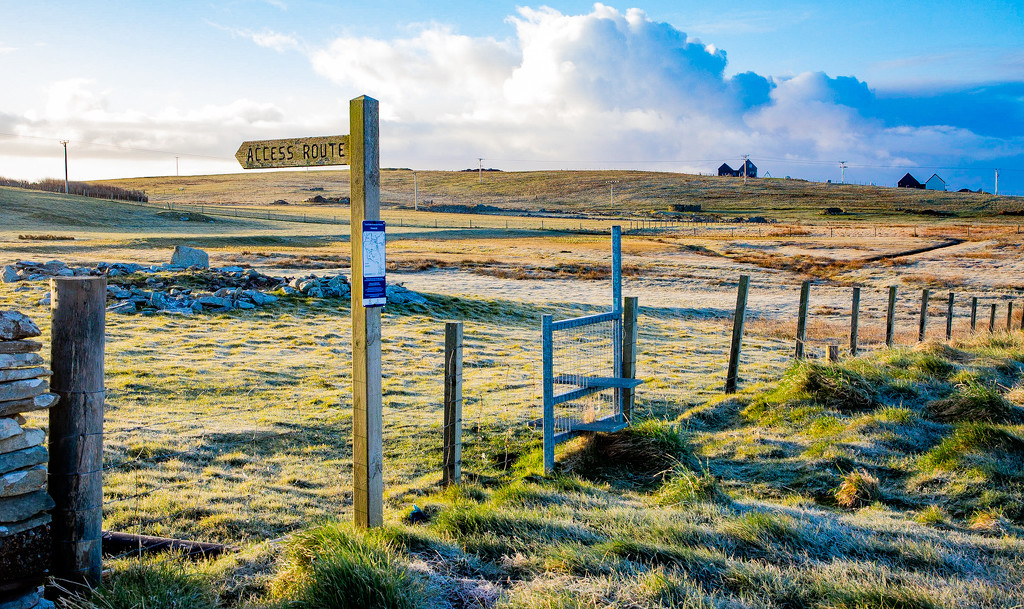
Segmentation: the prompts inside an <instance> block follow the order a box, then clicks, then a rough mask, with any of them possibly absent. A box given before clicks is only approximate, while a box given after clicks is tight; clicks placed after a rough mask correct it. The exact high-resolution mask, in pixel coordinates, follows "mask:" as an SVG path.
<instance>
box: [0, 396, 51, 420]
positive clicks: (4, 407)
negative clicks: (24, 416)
mask: <svg viewBox="0 0 1024 609" xmlns="http://www.w3.org/2000/svg"><path fill="white" fill-rule="evenodd" d="M56 403H57V394H56V393H44V394H42V395H37V396H36V397H34V398H30V399H25V400H14V401H11V402H0V417H8V416H11V415H12V414H19V413H22V412H32V411H34V410H43V409H44V408H50V407H51V406H53V405H54V404H56Z"/></svg>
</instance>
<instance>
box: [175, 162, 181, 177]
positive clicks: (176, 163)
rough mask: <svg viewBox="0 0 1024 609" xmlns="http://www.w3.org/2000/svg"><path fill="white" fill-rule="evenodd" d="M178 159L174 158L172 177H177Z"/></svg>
mask: <svg viewBox="0 0 1024 609" xmlns="http://www.w3.org/2000/svg"><path fill="white" fill-rule="evenodd" d="M179 175H180V174H179V173H178V157H174V177H178V176H179Z"/></svg>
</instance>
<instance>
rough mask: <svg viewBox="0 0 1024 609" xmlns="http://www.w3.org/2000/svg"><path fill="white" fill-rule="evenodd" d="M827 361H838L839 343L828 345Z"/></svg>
mask: <svg viewBox="0 0 1024 609" xmlns="http://www.w3.org/2000/svg"><path fill="white" fill-rule="evenodd" d="M828 361H830V362H838V361H839V345H829V346H828Z"/></svg>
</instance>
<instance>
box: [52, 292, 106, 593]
mask: <svg viewBox="0 0 1024 609" xmlns="http://www.w3.org/2000/svg"><path fill="white" fill-rule="evenodd" d="M50 294H51V304H50V308H51V314H52V321H51V324H52V326H51V328H52V330H51V332H52V333H51V336H52V339H51V340H52V343H51V351H50V365H51V366H52V367H53V376H52V377H51V379H50V390H51V391H53V392H54V393H56V394H57V395H59V396H60V401H59V402H58V403H57V405H56V406H54V407H53V408H51V409H50V441H49V447H50V471H49V489H48V490H49V493H50V496H51V497H53V500H54V502H55V503H56V504H57V505H56V507H55V508H54V509H53V511H52V517H53V524H52V530H53V565H52V574H53V577H54V578H55V579H57V580H58V581H61V582H66V584H65V587H68V588H69V589H71V590H72V591H76V589H79V587H91V588H95V587H96V586H98V585H99V584H100V577H101V573H102V570H103V562H102V551H103V547H102V525H103V406H104V386H103V351H104V332H105V326H106V319H105V315H106V305H107V279H106V277H60V278H54V279H51V280H50Z"/></svg>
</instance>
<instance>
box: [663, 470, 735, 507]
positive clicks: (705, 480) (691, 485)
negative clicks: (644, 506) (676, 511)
mask: <svg viewBox="0 0 1024 609" xmlns="http://www.w3.org/2000/svg"><path fill="white" fill-rule="evenodd" d="M728 500H729V497H728V496H727V495H726V494H725V493H724V492H723V491H722V489H721V486H720V485H719V483H718V480H717V479H715V476H714V475H713V474H712V473H711V472H709V471H707V470H704V471H702V472H701V473H697V472H693V471H690V470H680V471H677V472H675V473H674V474H673V475H672V476H671V477H670V478H669V479H668V480H667V481H666V482H665V484H663V485H661V488H660V489H658V494H657V501H658V503H659V504H660V505H679V504H684V503H698V502H702V501H713V502H726V501H728Z"/></svg>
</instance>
